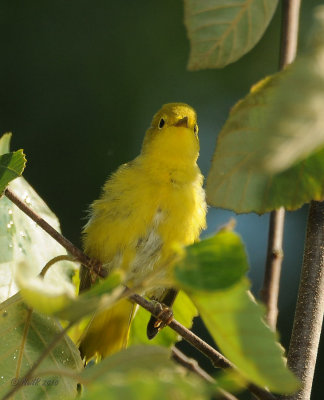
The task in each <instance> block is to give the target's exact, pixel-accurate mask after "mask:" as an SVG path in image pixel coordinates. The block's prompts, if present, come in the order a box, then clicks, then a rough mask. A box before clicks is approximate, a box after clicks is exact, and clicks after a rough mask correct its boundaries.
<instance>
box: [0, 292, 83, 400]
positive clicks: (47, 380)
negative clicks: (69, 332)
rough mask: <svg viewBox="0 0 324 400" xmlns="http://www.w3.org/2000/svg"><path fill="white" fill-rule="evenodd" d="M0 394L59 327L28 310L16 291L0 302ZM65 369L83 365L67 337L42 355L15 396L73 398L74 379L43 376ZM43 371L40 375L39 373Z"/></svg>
mask: <svg viewBox="0 0 324 400" xmlns="http://www.w3.org/2000/svg"><path fill="white" fill-rule="evenodd" d="M0 318H1V323H0V335H1V337H2V338H5V340H2V341H1V344H0V354H1V357H0V371H1V373H0V375H1V376H0V396H1V397H2V396H4V395H5V394H6V393H7V392H8V391H9V390H10V389H12V385H14V384H15V382H17V381H15V379H18V378H19V377H23V376H24V375H25V374H26V372H27V371H28V370H29V369H30V368H31V367H32V365H33V363H34V362H35V361H36V360H37V359H38V358H39V356H40V355H41V354H42V353H43V351H44V350H45V349H46V347H47V346H48V345H49V344H50V343H51V341H52V340H53V339H54V337H55V336H56V335H57V334H58V333H59V332H60V331H61V330H62V328H61V326H60V325H59V324H58V322H56V320H55V319H53V318H49V317H46V316H43V315H41V314H39V313H37V312H36V311H30V310H29V309H28V307H27V306H26V305H25V304H24V303H23V302H22V300H21V297H20V295H19V294H17V295H15V296H13V297H11V298H10V299H8V300H7V301H5V302H4V303H2V304H1V305H0ZM61 368H62V369H65V370H66V369H67V370H68V371H70V373H76V372H78V371H80V370H81V369H82V368H83V365H82V361H81V358H80V354H79V351H78V349H77V347H76V346H75V345H74V344H73V343H72V341H71V340H70V339H69V338H68V337H67V336H64V338H63V339H62V340H61V341H60V342H59V343H58V345H57V346H56V347H55V348H54V349H53V350H52V351H51V352H50V353H49V354H48V356H46V358H45V359H44V360H43V362H42V363H41V364H40V366H39V368H38V369H37V370H36V371H35V374H34V375H33V377H34V380H32V382H34V383H33V384H26V385H23V387H22V388H21V389H20V390H19V392H17V394H16V395H15V399H17V400H18V399H27V398H28V399H31V398H33V399H37V398H39V399H40V398H47V399H58V398H66V397H70V398H72V397H75V396H76V394H77V385H76V382H75V380H72V379H71V378H69V377H66V376H53V375H52V374H50V376H49V375H46V374H45V371H53V370H60V369H61ZM43 372H44V375H43Z"/></svg>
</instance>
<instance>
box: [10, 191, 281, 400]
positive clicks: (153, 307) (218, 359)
mask: <svg viewBox="0 0 324 400" xmlns="http://www.w3.org/2000/svg"><path fill="white" fill-rule="evenodd" d="M5 195H6V196H7V197H8V198H9V199H10V200H11V201H12V202H13V203H14V204H16V205H17V206H18V207H19V208H20V209H21V210H22V211H23V212H24V213H25V214H27V215H28V216H29V217H30V218H31V219H32V220H33V221H35V222H36V223H37V224H38V225H40V226H41V227H42V228H43V229H44V230H45V231H46V232H47V233H48V234H49V235H50V236H52V237H53V238H54V239H55V240H56V241H57V242H58V243H60V244H61V245H62V246H63V247H65V248H66V250H68V251H69V252H70V253H71V254H72V255H73V256H74V257H76V258H77V259H78V260H79V261H80V262H81V263H82V264H83V265H85V266H86V267H88V268H92V270H93V271H94V272H96V273H97V274H98V275H99V276H101V277H105V276H106V274H104V272H105V271H104V270H103V269H102V268H101V266H100V265H99V264H98V263H97V262H96V261H93V260H92V259H90V258H89V257H87V256H86V255H85V254H84V253H83V252H82V251H81V250H80V249H78V248H77V247H76V246H74V245H73V244H72V243H71V242H70V241H69V240H67V239H66V238H65V237H64V236H62V235H61V234H60V233H59V232H57V231H56V230H55V229H54V228H53V227H51V226H50V225H49V224H48V223H47V222H46V221H45V220H43V219H42V218H41V217H40V216H39V215H37V214H36V213H35V212H34V211H33V210H32V209H31V208H30V207H29V206H28V205H27V204H25V203H24V202H22V201H21V200H20V199H19V198H18V197H17V196H16V195H15V194H14V193H13V192H11V190H10V189H8V188H7V189H6V190H5ZM126 290H129V289H126ZM129 298H130V299H131V300H133V301H134V302H135V303H137V304H138V305H140V306H141V307H143V308H145V309H146V310H147V311H149V312H150V313H151V314H152V315H153V316H154V317H158V316H159V318H160V312H161V308H159V307H161V305H160V304H159V303H156V302H150V301H148V300H146V299H145V298H144V297H142V296H140V295H138V294H136V293H134V294H130V295H129ZM161 318H162V320H163V314H162V317H161ZM75 322H76V321H74V322H70V323H69V325H68V326H67V327H66V328H65V329H64V330H63V331H62V332H61V333H60V334H59V335H58V336H57V337H56V338H55V339H54V340H53V342H52V343H51V344H50V345H49V346H48V348H47V349H46V351H44V353H43V354H42V355H41V356H40V358H39V359H38V360H37V361H36V363H35V364H34V365H33V367H32V368H31V369H30V370H29V371H28V373H27V374H26V375H25V376H24V377H23V379H28V378H30V377H31V375H32V373H33V372H34V370H35V369H36V368H37V367H38V365H39V364H40V363H41V362H42V361H43V359H44V358H45V357H46V355H47V354H48V353H49V352H50V351H51V350H52V348H53V347H55V345H56V343H58V341H59V340H60V339H61V338H62V337H63V336H64V334H65V332H66V331H67V330H68V329H70V327H71V326H72V325H73V324H74V323H75ZM162 322H164V323H166V324H167V325H168V326H169V327H170V328H171V329H173V330H174V331H175V332H177V333H178V334H179V335H180V336H182V337H183V339H185V340H186V341H187V342H188V343H190V344H191V345H192V346H194V347H195V348H196V349H197V350H199V351H200V352H201V353H203V354H204V355H205V356H207V357H208V358H209V359H210V360H211V361H212V363H213V364H214V366H217V367H219V368H235V366H234V365H233V364H232V363H231V362H230V361H229V360H227V358H226V357H224V356H223V355H222V354H220V353H219V352H218V351H217V350H215V349H214V348H213V347H212V346H210V345H209V344H208V343H206V342H205V341H203V340H202V339H201V338H200V337H199V336H197V335H195V334H194V333H193V332H191V331H190V330H189V329H187V328H185V327H184V326H183V325H181V324H180V323H179V322H177V321H176V320H175V319H173V320H172V321H171V322H170V323H169V321H168V318H166V319H165V320H163V321H162ZM23 379H22V380H23ZM20 386H21V385H17V386H15V388H13V389H12V390H11V391H10V392H8V393H7V395H5V397H4V398H3V399H2V400H6V399H8V398H9V397H10V396H12V393H14V392H15V391H16V390H17V389H18V388H19V387H20ZM248 389H249V390H250V392H251V393H253V394H254V395H255V396H256V397H257V398H259V399H261V400H275V399H276V398H275V397H274V396H273V395H272V394H271V393H270V392H268V391H267V390H264V389H262V388H260V387H258V386H256V385H254V384H252V383H251V384H249V385H248Z"/></svg>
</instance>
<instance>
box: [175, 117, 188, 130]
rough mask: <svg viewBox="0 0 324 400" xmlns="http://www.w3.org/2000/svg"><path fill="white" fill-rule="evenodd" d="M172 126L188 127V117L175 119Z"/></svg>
mask: <svg viewBox="0 0 324 400" xmlns="http://www.w3.org/2000/svg"><path fill="white" fill-rule="evenodd" d="M174 126H183V127H185V128H188V117H184V118H181V119H179V121H177V122H176V123H175V124H174Z"/></svg>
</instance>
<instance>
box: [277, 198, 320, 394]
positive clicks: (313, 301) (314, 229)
mask: <svg viewBox="0 0 324 400" xmlns="http://www.w3.org/2000/svg"><path fill="white" fill-rule="evenodd" d="M323 243H324V202H321V203H319V202H317V201H312V202H311V204H310V209H309V216H308V224H307V235H306V243H305V251H304V260H303V267H302V272H301V279H300V286H299V292H298V300H297V306H296V312H295V319H294V326H293V331H292V336H291V340H290V346H289V352H288V366H289V368H290V369H291V370H292V371H293V372H294V373H295V374H296V376H297V377H298V378H299V379H300V380H301V382H302V389H301V390H300V391H299V392H297V393H296V394H294V395H291V396H286V397H285V398H286V399H290V400H297V399H298V400H308V399H310V395H311V390H312V383H313V377H314V370H315V364H316V358H317V352H318V345H319V340H320V335H321V329H322V322H323V313H324V246H323Z"/></svg>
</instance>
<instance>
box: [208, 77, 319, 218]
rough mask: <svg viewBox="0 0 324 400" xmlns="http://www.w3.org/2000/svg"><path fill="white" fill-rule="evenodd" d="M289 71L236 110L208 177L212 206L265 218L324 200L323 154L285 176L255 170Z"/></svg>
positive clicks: (258, 87)
mask: <svg viewBox="0 0 324 400" xmlns="http://www.w3.org/2000/svg"><path fill="white" fill-rule="evenodd" d="M288 72H289V71H284V72H281V73H278V74H276V75H273V76H272V77H269V78H266V79H264V80H263V81H261V82H260V83H258V84H257V85H255V86H254V87H252V89H251V92H250V93H249V94H248V95H247V96H246V97H245V98H244V99H242V100H240V101H239V102H238V103H237V104H236V105H235V106H234V107H233V109H232V110H231V112H230V115H229V118H228V120H227V121H226V123H225V125H224V126H223V128H222V130H221V132H220V134H219V137H218V140H217V146H216V150H215V153H214V156H213V161H212V166H211V169H210V171H209V175H208V178H207V188H206V192H207V201H208V203H209V204H210V205H213V206H215V207H222V208H227V209H230V210H234V211H235V212H237V213H244V212H251V211H254V212H256V213H258V214H262V213H265V212H267V211H271V210H274V209H277V208H279V207H281V206H284V207H285V208H286V209H288V210H295V209H297V208H299V207H301V206H302V205H303V204H304V203H307V202H309V201H311V200H322V199H323V198H324V181H323V175H324V157H323V155H324V149H323V150H319V151H318V152H317V153H315V154H313V155H312V156H311V157H309V158H307V159H306V160H303V161H301V162H299V163H297V164H296V165H294V166H292V167H291V168H289V169H287V170H286V171H283V172H282V173H280V174H277V175H274V176H271V175H269V174H266V173H263V172H261V171H260V168H259V167H256V166H253V165H252V166H251V163H250V161H251V158H252V157H254V155H255V154H256V153H257V152H258V151H259V149H260V139H259V138H258V136H259V135H262V134H263V133H262V132H263V130H262V129H263V128H264V126H265V121H266V119H267V118H269V117H271V115H270V116H269V112H270V111H269V110H271V109H270V107H269V104H270V102H271V101H272V99H273V94H274V91H275V90H276V87H277V86H278V85H280V84H281V81H282V79H284V77H285V76H286V74H287V73H288Z"/></svg>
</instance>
